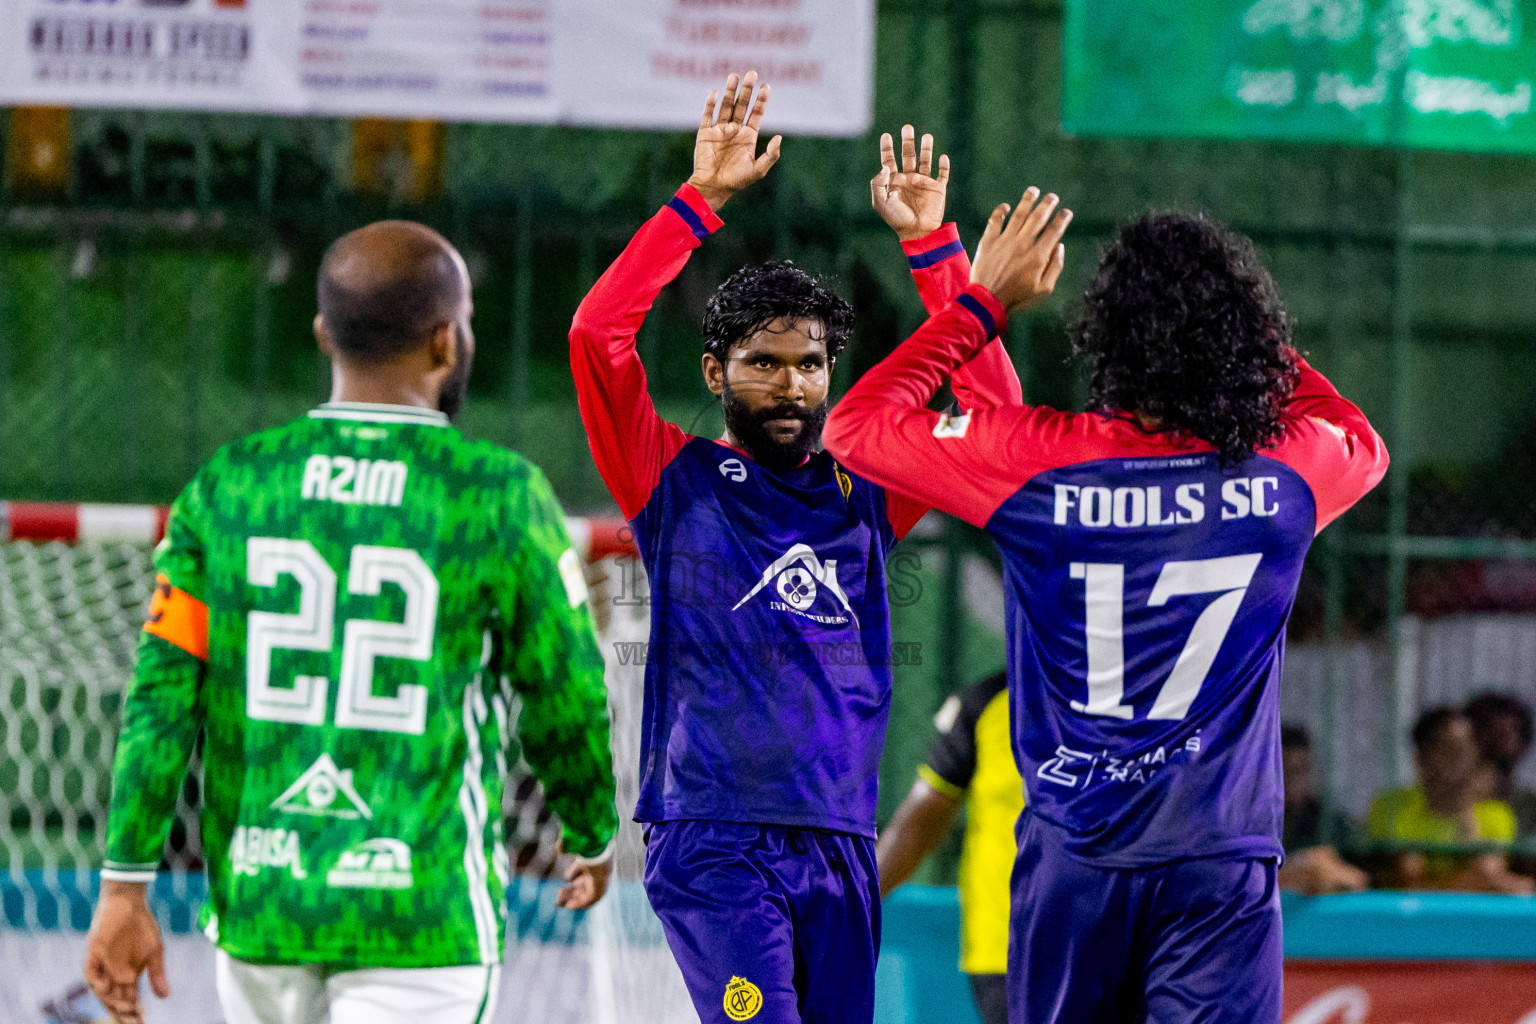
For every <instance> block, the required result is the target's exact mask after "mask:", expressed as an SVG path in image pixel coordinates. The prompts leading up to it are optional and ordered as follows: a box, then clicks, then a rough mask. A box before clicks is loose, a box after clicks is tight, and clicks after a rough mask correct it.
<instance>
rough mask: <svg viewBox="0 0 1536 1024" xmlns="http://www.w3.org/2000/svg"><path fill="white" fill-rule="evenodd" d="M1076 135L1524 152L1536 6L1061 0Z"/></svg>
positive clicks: (1067, 121)
mask: <svg viewBox="0 0 1536 1024" xmlns="http://www.w3.org/2000/svg"><path fill="white" fill-rule="evenodd" d="M1065 51H1066V53H1065V64H1066V75H1065V83H1064V87H1063V91H1062V122H1063V126H1064V127H1065V129H1066V130H1067V131H1068V132H1070V133H1073V134H1078V135H1105V136H1108V135H1138V136H1163V137H1167V136H1173V137H1207V138H1212V137H1214V138H1227V139H1237V138H1244V139H1247V138H1260V139H1289V140H1298V141H1312V142H1344V143H1356V144H1362V145H1375V146H1404V147H1410V148H1415V149H1448V150H1470V151H1479V152H1501V153H1536V85H1533V82H1536V0H1231V2H1222V0H1066V42H1065Z"/></svg>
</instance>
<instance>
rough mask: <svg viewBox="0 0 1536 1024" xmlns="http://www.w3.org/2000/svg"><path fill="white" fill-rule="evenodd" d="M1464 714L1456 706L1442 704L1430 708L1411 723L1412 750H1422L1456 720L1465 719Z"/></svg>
mask: <svg viewBox="0 0 1536 1024" xmlns="http://www.w3.org/2000/svg"><path fill="white" fill-rule="evenodd" d="M1466 717H1467V715H1466V712H1465V711H1463V710H1462V708H1461V706H1460V705H1457V704H1443V705H1441V706H1440V707H1437V708H1430V709H1429V710H1428V711H1426V712H1424V713H1423V714H1422V715H1420V716H1419V717H1418V720H1417V721H1415V722H1414V723H1413V732H1412V733H1410V735H1411V736H1412V737H1413V749H1414V750H1423V749H1424V748H1425V747H1428V746H1429V745H1430V744H1431V743H1433V742H1435V739H1436V738H1437V737H1438V736H1439V735H1440V731H1441V730H1442V729H1444V728H1445V727H1446V726H1448V725H1450V724H1451V723H1452V722H1454V721H1456V720H1457V719H1458V718H1466Z"/></svg>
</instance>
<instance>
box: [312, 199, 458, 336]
mask: <svg viewBox="0 0 1536 1024" xmlns="http://www.w3.org/2000/svg"><path fill="white" fill-rule="evenodd" d="M380 229H385V230H386V231H388V236H387V240H384V241H381V240H380V235H381V234H382V233H383V232H381V231H380ZM463 287H464V285H463V281H462V279H461V277H460V274H459V269H458V266H457V264H456V263H455V262H454V259H453V256H452V250H451V249H450V248H449V247H448V246H447V244H446V243H444V242H442V240H441V238H440V237H439V236H437V234H436V233H435V232H432V231H430V230H429V229H426V228H423V227H421V226H420V225H412V224H398V225H397V224H391V223H385V224H376V225H371V226H370V227H368V228H362V229H360V230H358V231H354V232H352V233H351V234H348V235H345V236H343V237H342V238H340V239H338V240H337V241H336V242H335V244H333V245H332V246H331V247H330V249H329V250H327V251H326V254H325V259H324V260H323V261H321V264H320V284H319V289H318V291H319V295H318V298H319V306H320V315H321V317H322V318H324V320H325V327H326V331H327V332H328V333H329V335H330V337H331V341H332V342H333V343H334V344H335V346H336V348H337V349H338V350H339V351H341V352H342V353H345V354H346V355H349V356H352V357H354V358H357V359H363V360H380V359H389V358H391V357H393V356H397V355H400V354H402V353H404V352H409V351H411V350H412V349H414V348H418V347H420V346H422V345H425V344H426V343H427V342H428V340H429V339H430V338H431V336H432V332H433V331H435V330H437V328H439V327H441V326H443V325H444V324H451V323H454V322H455V321H456V320H457V319H458V317H459V303H460V301H461V300H462V298H463Z"/></svg>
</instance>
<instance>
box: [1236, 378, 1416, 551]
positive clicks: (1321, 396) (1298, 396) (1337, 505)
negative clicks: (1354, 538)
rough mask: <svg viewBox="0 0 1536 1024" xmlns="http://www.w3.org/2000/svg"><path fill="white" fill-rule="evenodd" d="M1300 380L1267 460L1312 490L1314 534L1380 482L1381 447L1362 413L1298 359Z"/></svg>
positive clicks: (1382, 472)
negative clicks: (1290, 471) (1279, 464)
mask: <svg viewBox="0 0 1536 1024" xmlns="http://www.w3.org/2000/svg"><path fill="white" fill-rule="evenodd" d="M1300 369H1301V381H1300V382H1299V383H1298V384H1297V386H1296V391H1295V393H1294V394H1292V395H1291V400H1290V402H1288V403H1287V404H1286V407H1285V417H1286V420H1285V437H1284V438H1283V439H1282V440H1281V441H1280V443H1279V444H1278V445H1277V446H1276V447H1275V449H1274V451H1272V452H1266V453H1265V454H1268V455H1272V456H1273V457H1274V458H1276V459H1278V460H1280V461H1281V462H1283V463H1285V464H1286V465H1288V466H1290V467H1291V468H1292V469H1294V470H1295V471H1296V472H1297V473H1299V474H1301V478H1302V479H1303V480H1305V481H1306V482H1307V484H1308V486H1310V487H1311V488H1312V496H1313V498H1314V500H1315V501H1316V502H1317V529H1318V531H1319V532H1321V531H1322V529H1323V527H1325V526H1327V525H1328V524H1329V523H1331V522H1333V521H1334V520H1335V519H1337V518H1338V517H1339V516H1341V515H1343V514H1344V512H1345V511H1346V510H1348V509H1349V507H1350V506H1351V505H1353V504H1354V503H1355V502H1357V501H1359V500H1360V499H1361V498H1363V497H1364V496H1365V495H1366V494H1367V493H1368V492H1369V491H1370V490H1371V488H1373V487H1375V486H1376V485H1377V484H1378V483H1380V482H1381V478H1382V477H1383V476H1385V475H1386V472H1387V463H1388V458H1387V446H1386V444H1385V443H1384V442H1383V441H1382V439H1381V435H1380V434H1378V433H1376V430H1375V428H1374V427H1372V426H1371V423H1370V421H1369V420H1367V419H1366V418H1365V413H1363V412H1361V411H1360V409H1359V408H1358V407H1357V406H1356V405H1355V404H1354V403H1353V402H1351V401H1349V400H1348V399H1347V398H1345V397H1344V396H1342V395H1340V394H1339V392H1338V390H1337V389H1336V388H1334V386H1333V385H1332V384H1331V383H1329V381H1328V378H1326V377H1324V376H1323V375H1322V374H1321V373H1318V372H1317V371H1316V370H1314V369H1312V367H1311V366H1310V365H1308V363H1307V362H1306V361H1305V360H1301V364H1300Z"/></svg>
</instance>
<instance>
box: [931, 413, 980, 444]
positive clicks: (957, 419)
mask: <svg viewBox="0 0 1536 1024" xmlns="http://www.w3.org/2000/svg"><path fill="white" fill-rule="evenodd" d="M970 429H971V414H970V413H968V412H967V413H961V414H959V415H955V416H951V415H950V414H949V413H947V412H944V413H940V414H939V422H937V423H935V424H934V425H933V436H934V437H937V438H939V439H940V440H942V439H944V438H946V437H964V436H965V432H966V431H967V430H970Z"/></svg>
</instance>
